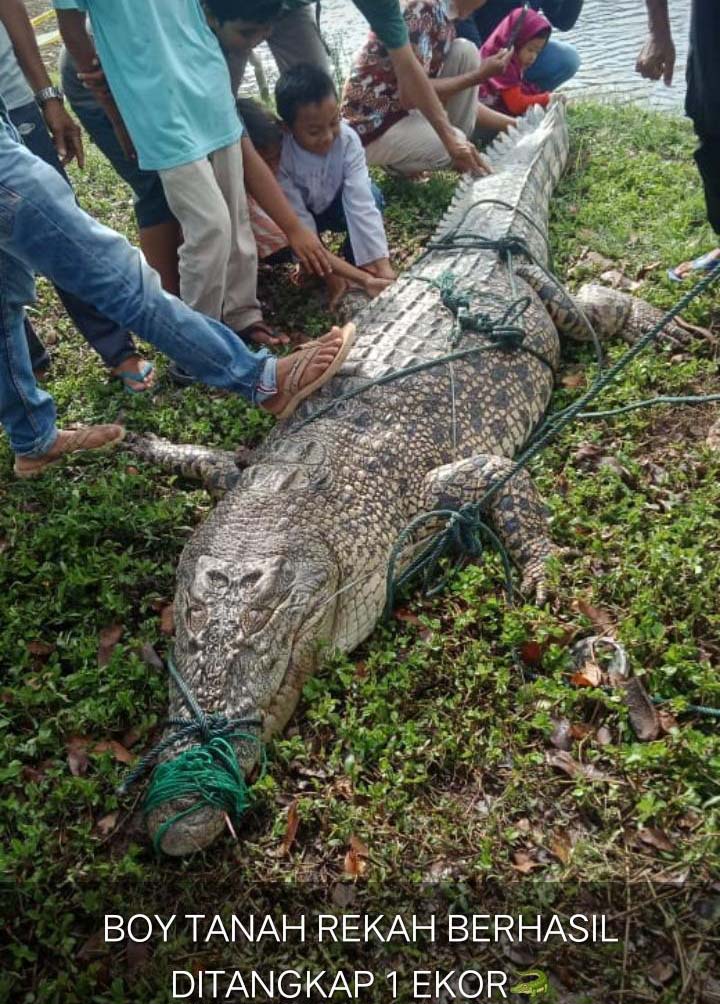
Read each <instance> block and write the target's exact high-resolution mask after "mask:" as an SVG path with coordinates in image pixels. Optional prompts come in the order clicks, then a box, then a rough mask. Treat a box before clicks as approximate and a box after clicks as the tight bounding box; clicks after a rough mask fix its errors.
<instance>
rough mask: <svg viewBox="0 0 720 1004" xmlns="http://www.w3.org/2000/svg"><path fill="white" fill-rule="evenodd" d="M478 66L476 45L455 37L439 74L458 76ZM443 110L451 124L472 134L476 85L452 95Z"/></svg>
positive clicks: (478, 54) (478, 59)
mask: <svg viewBox="0 0 720 1004" xmlns="http://www.w3.org/2000/svg"><path fill="white" fill-rule="evenodd" d="M479 66H480V53H479V52H478V50H477V48H476V46H474V45H473V43H472V42H468V40H467V39H466V38H456V39H455V41H454V42H453V43H452V45H451V46H450V50H449V52H448V54H447V56H446V57H445V62H444V63H443V68H442V71H441V73H440V76H441V77H460V76H462V75H463V74H464V73H472V72H473V70H477V69H478V67H479ZM445 110H446V111H447V114H448V118H449V119H450V122H451V124H452V125H454V126H455V127H456V128H458V129H460V130H461V131H462V132H463V133H464V135H465V136H466V137H468V138H469V137H470V136H472V134H473V132H474V131H475V123H476V121H477V111H478V89H477V87H467V88H466V89H465V90H464V91H460V93H459V94H456V95H454V97H452V98H450V100H449V101H448V103H447V104H446V105H445Z"/></svg>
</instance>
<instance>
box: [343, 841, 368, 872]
mask: <svg viewBox="0 0 720 1004" xmlns="http://www.w3.org/2000/svg"><path fill="white" fill-rule="evenodd" d="M343 867H344V869H345V874H346V875H349V876H350V877H351V878H360V877H362V876H363V875H364V874H365V872H366V871H367V858H364V857H363V856H362V855H361V854H358V852H357V851H356V850H354V848H352V847H351V848H350V849H349V850H348V852H347V854H346V855H345V861H344V862H343Z"/></svg>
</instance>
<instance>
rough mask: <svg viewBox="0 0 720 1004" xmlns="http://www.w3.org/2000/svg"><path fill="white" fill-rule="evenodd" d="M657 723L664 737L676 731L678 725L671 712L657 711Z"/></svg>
mask: <svg viewBox="0 0 720 1004" xmlns="http://www.w3.org/2000/svg"><path fill="white" fill-rule="evenodd" d="M658 722H659V723H660V728H661V729H662V731H663V732H664V733H665V735H667V734H668V732H671V731H672V730H673V729H676V728H677V724H678V720H677V718H676V717H675V715H674V714H673V713H672V711H658Z"/></svg>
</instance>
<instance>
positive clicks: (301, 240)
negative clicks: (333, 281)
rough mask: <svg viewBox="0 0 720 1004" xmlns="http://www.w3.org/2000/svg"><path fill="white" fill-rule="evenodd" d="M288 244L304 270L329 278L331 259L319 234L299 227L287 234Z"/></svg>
mask: <svg viewBox="0 0 720 1004" xmlns="http://www.w3.org/2000/svg"><path fill="white" fill-rule="evenodd" d="M286 236H287V239H288V244H289V245H290V247H291V248H292V250H293V253H294V254H295V257H296V258H297V259H298V261H299V262H300V264H301V265H302V266H303V268H305V269H307V271H308V272H314V273H315V275H320V276H327V275H330V273H331V272H332V266H331V264H330V258H329V257H328V253H327V251H326V250H325V248H324V247H323V244H322V241H321V240H320V238H319V237H318V235H317V234H315V233H313V232H312V230H310V229H309V228H308V227H303V226H299V227H298V228H297V229H296V230H292V231H290V233H288V234H286Z"/></svg>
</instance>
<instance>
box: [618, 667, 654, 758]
mask: <svg viewBox="0 0 720 1004" xmlns="http://www.w3.org/2000/svg"><path fill="white" fill-rule="evenodd" d="M623 689H624V691H625V702H626V704H627V708H628V715H629V716H630V724H631V725H632V727H633V730H634V732H635V735H636V736H637V737H638V739H639V740H640V741H641V742H650V741H652V740H653V739H657V737H658V736H659V735H660V718H659V716H658V713H657V710H656V708H655V705H654V704H653V703H652V701H651V700H650V698H649V697H648V694H647V691H646V690H645V688H644V687H643V685H642V683H641V682H640V680H639V679H638V677H637V676H633V677H632V678H631V679H630V680H628V681H627V682H626V683H624V684H623Z"/></svg>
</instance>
